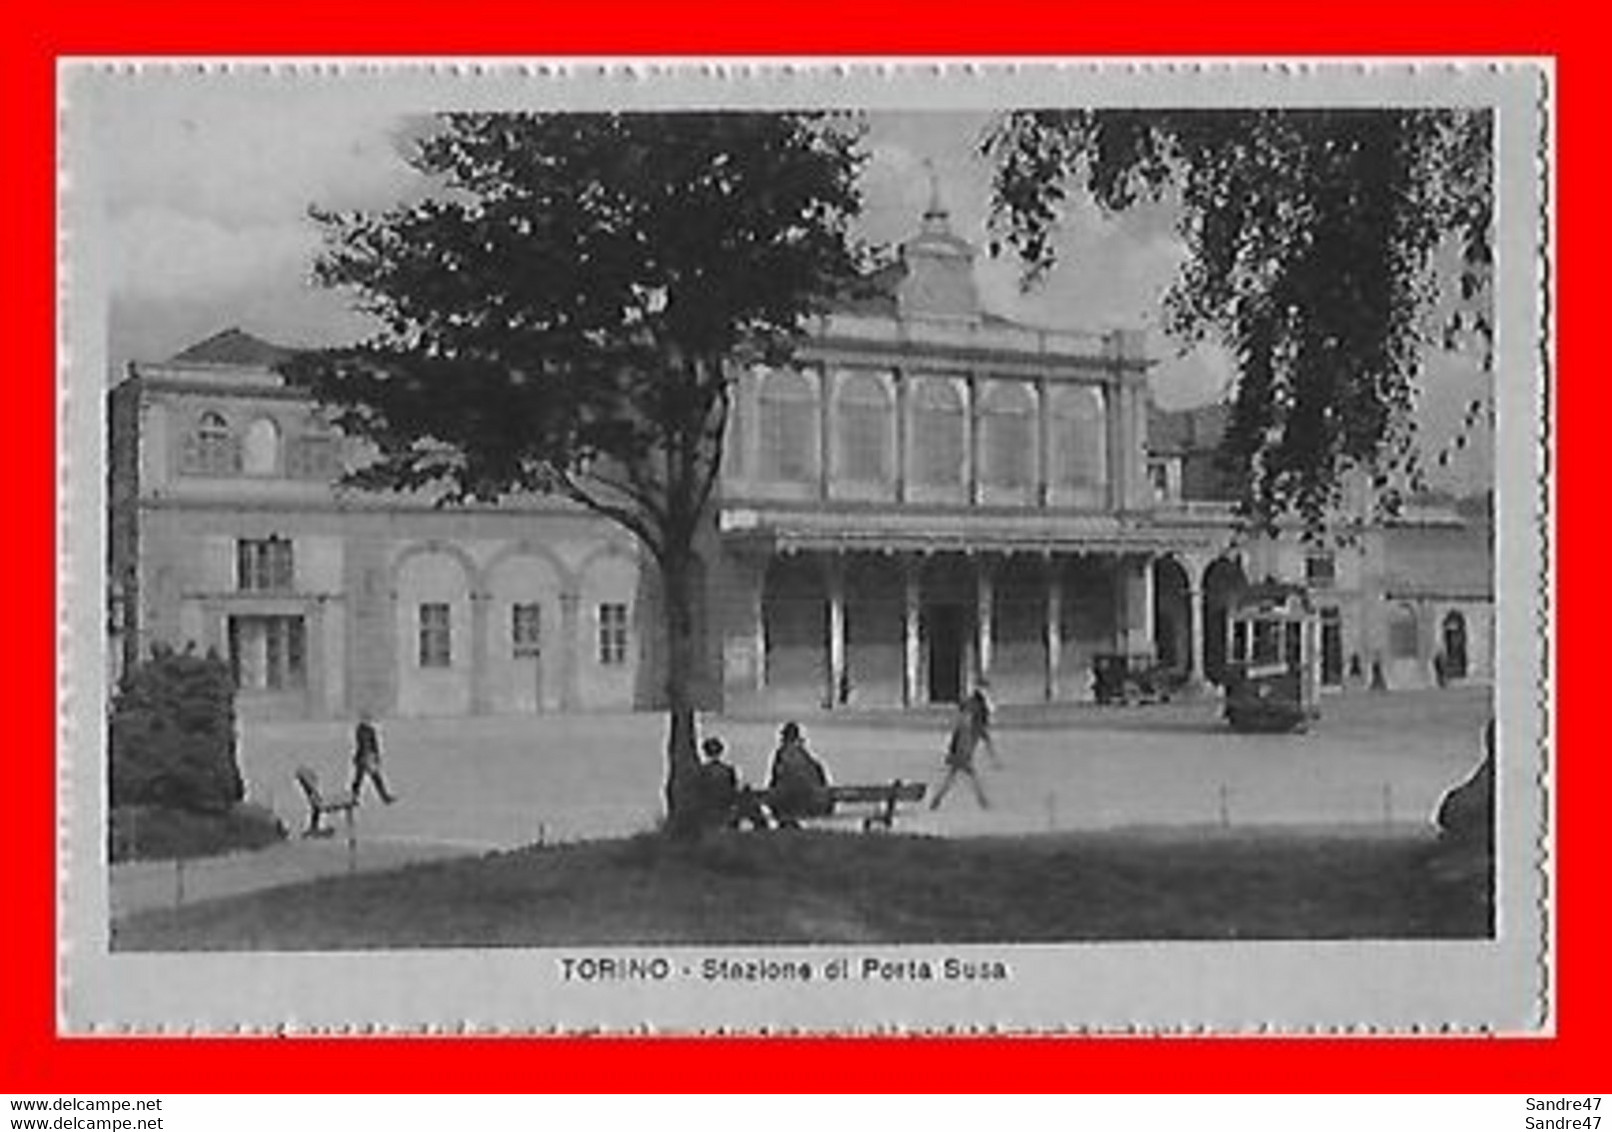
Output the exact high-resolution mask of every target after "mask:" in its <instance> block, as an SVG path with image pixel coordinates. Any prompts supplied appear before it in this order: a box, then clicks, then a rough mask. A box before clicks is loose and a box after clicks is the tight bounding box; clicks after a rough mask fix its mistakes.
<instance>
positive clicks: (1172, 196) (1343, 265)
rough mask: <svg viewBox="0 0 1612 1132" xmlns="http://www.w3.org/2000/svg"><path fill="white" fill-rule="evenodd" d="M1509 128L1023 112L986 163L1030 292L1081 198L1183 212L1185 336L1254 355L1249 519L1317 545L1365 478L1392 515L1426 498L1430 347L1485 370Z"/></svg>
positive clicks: (1345, 117) (1233, 430) (1426, 119)
mask: <svg viewBox="0 0 1612 1132" xmlns="http://www.w3.org/2000/svg"><path fill="white" fill-rule="evenodd" d="M1491 129H1492V123H1491V115H1490V114H1489V113H1488V112H1486V111H1482V110H1464V109H1437V108H1435V109H1388V110H1380V109H1366V110H1353V109H1350V110H1085V111H1047V112H1041V111H1025V112H1020V113H1014V114H1010V115H1007V116H1006V117H1004V118H1003V119H1002V120H1001V121H1000V122H999V123H998V124H997V125H996V126H995V127H994V128H993V130H992V131H991V132H990V134H989V135H988V137H987V139H986V141H985V143H984V146H983V149H984V152H985V153H986V155H987V156H989V157H990V158H991V159H992V160H993V162H994V165H995V174H994V184H993V223H994V227H995V230H996V234H997V237H998V239H999V241H1001V242H1003V243H1005V244H1007V245H1008V246H1010V247H1011V248H1012V249H1014V250H1015V251H1016V252H1017V253H1018V254H1019V255H1020V256H1021V257H1022V258H1023V260H1024V262H1025V264H1026V266H1027V280H1028V281H1030V282H1033V281H1034V280H1035V279H1036V278H1037V277H1039V276H1041V275H1043V274H1044V273H1045V272H1046V271H1047V270H1048V269H1050V268H1051V267H1052V266H1053V264H1054V263H1055V261H1056V259H1057V245H1058V239H1057V234H1058V228H1059V223H1060V220H1061V219H1062V217H1063V214H1064V209H1065V206H1066V205H1067V203H1068V200H1069V196H1070V194H1071V193H1076V192H1084V193H1087V194H1089V195H1090V196H1091V198H1092V199H1094V200H1095V201H1096V202H1097V204H1098V205H1099V206H1100V207H1102V208H1104V209H1106V210H1110V211H1119V210H1124V209H1126V208H1129V207H1130V206H1132V205H1133V204H1136V203H1138V202H1142V201H1167V202H1169V203H1171V204H1173V205H1174V206H1175V207H1177V208H1178V209H1179V213H1178V215H1179V223H1178V232H1179V235H1180V237H1181V239H1182V240H1183V242H1184V244H1185V247H1186V257H1185V261H1184V267H1183V269H1182V272H1181V275H1180V276H1179V278H1178V280H1177V281H1176V283H1175V285H1174V287H1173V288H1172V290H1171V291H1170V293H1169V296H1168V298H1167V301H1166V307H1167V316H1168V318H1167V325H1168V326H1169V328H1170V329H1172V330H1173V331H1175V332H1176V333H1177V334H1179V335H1180V336H1181V337H1182V338H1183V339H1185V340H1186V341H1188V342H1191V341H1195V340H1200V339H1204V338H1213V339H1215V340H1217V341H1219V342H1220V343H1222V344H1224V345H1225V346H1226V347H1227V348H1228V349H1229V351H1230V352H1231V353H1232V354H1233V356H1234V357H1235V359H1236V362H1237V369H1238V373H1237V383H1236V392H1235V396H1234V401H1233V411H1232V418H1231V424H1230V427H1229V428H1228V430H1227V433H1226V436H1225V440H1224V443H1223V445H1222V453H1221V455H1222V458H1223V461H1224V463H1225V464H1226V465H1227V469H1228V471H1229V472H1230V473H1231V474H1232V477H1233V482H1235V483H1237V484H1239V485H1240V487H1241V492H1242V495H1241V500H1240V503H1241V508H1242V511H1243V513H1244V515H1245V517H1246V518H1247V519H1248V520H1249V521H1250V522H1251V523H1252V524H1253V525H1255V526H1257V527H1260V528H1264V529H1269V528H1270V527H1272V526H1273V525H1274V524H1275V522H1276V521H1277V520H1278V519H1279V518H1281V517H1282V516H1283V515H1284V514H1289V513H1297V514H1298V515H1300V516H1302V517H1303V519H1304V521H1305V524H1306V526H1307V528H1308V529H1309V530H1311V531H1312V532H1314V531H1318V530H1319V529H1320V528H1321V527H1322V526H1323V525H1324V524H1325V522H1326V520H1327V517H1328V516H1329V514H1330V513H1331V512H1332V511H1333V509H1334V507H1335V505H1336V504H1337V503H1338V502H1339V500H1340V495H1341V491H1342V487H1343V484H1344V482H1345V480H1346V478H1347V474H1348V473H1349V472H1350V471H1351V470H1354V469H1361V470H1364V471H1365V472H1367V473H1368V474H1370V475H1371V476H1372V478H1373V480H1374V482H1375V485H1376V486H1377V487H1378V489H1379V502H1383V503H1386V504H1387V505H1388V506H1389V507H1390V508H1392V507H1393V506H1394V505H1395V502H1396V498H1395V493H1396V491H1397V490H1398V489H1399V487H1401V486H1403V485H1405V484H1411V485H1414V484H1415V483H1416V482H1417V480H1418V469H1417V459H1418V457H1417V450H1416V444H1415V438H1414V435H1413V433H1414V418H1413V416H1412V414H1411V412H1410V410H1411V408H1412V406H1413V401H1414V389H1415V381H1416V377H1417V374H1418V371H1419V369H1420V366H1421V364H1422V359H1423V356H1424V350H1425V349H1426V348H1428V347H1429V346H1434V347H1449V348H1464V349H1468V350H1471V351H1473V352H1474V353H1476V354H1479V355H1481V356H1482V361H1481V364H1482V365H1483V366H1484V368H1488V365H1489V357H1488V351H1489V344H1490V339H1491V336H1492V323H1491V318H1492V316H1491V313H1490V309H1489V303H1490V287H1489V278H1490V273H1491V268H1492V250H1491V248H1492V245H1491V225H1492V213H1493V187H1492V179H1493V168H1492V140H1491ZM1472 419H1473V415H1472V413H1471V412H1469V414H1468V419H1467V422H1466V423H1467V424H1468V425H1470V424H1471V423H1472Z"/></svg>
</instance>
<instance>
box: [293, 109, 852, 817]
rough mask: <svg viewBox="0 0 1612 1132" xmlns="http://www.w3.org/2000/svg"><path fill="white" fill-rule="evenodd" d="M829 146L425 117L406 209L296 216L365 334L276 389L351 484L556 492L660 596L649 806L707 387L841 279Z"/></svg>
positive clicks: (714, 409) (679, 711)
mask: <svg viewBox="0 0 1612 1132" xmlns="http://www.w3.org/2000/svg"><path fill="white" fill-rule="evenodd" d="M850 126H851V124H850V123H849V122H848V121H845V120H841V119H838V118H831V117H828V116H824V115H816V114H770V113H769V114H763V113H671V114H525V113H522V114H507V113H472V114H448V115H444V116H443V117H442V118H441V119H440V120H439V121H438V123H437V128H436V129H435V130H433V131H432V132H430V133H429V134H428V135H427V136H425V137H424V138H423V139H422V140H420V141H419V142H418V144H417V147H416V148H415V150H414V152H413V154H412V158H411V163H412V164H413V166H414V168H415V169H417V170H418V171H419V172H420V173H421V174H423V175H424V176H425V177H426V178H427V179H428V183H429V186H430V189H429V191H428V192H427V193H426V194H425V195H424V196H422V197H421V198H420V199H418V200H416V201H413V202H409V203H402V204H399V205H397V206H396V207H393V208H391V209H388V210H385V211H381V212H375V213H368V212H357V213H342V214H336V213H328V212H317V211H316V213H315V216H316V218H317V219H318V221H319V222H320V224H321V225H322V226H323V227H324V230H325V236H326V245H325V250H324V252H323V254H322V255H321V257H320V259H319V261H318V263H317V265H316V269H315V275H316V279H317V281H318V282H319V283H321V284H323V285H325V286H327V287H335V288H345V289H349V290H351V291H352V292H353V293H354V294H355V296H356V298H357V300H358V302H359V305H360V306H361V307H362V308H363V309H366V310H368V311H369V312H370V313H371V314H373V315H374V316H375V317H376V318H377V319H378V320H379V324H380V327H381V329H380V330H379V332H378V333H377V334H376V335H374V336H373V337H372V339H371V340H369V341H368V342H366V343H364V344H363V345H362V346H360V347H358V348H356V349H350V350H337V351H327V352H323V353H317V354H308V355H303V356H300V357H298V358H296V359H294V360H293V361H291V362H290V363H288V364H287V365H286V366H285V367H284V369H285V372H286V373H287V374H288V375H289V376H290V378H291V379H292V380H293V381H295V382H298V383H300V384H303V385H305V386H306V387H308V388H310V389H311V390H312V391H313V392H314V393H315V395H316V396H317V397H318V398H319V399H321V400H322V401H324V402H326V403H328V404H331V405H333V406H335V407H336V415H337V421H338V423H339V424H340V425H341V426H342V427H343V428H344V429H345V430H346V431H348V432H350V433H354V434H357V435H360V436H363V437H365V438H367V439H368V440H369V441H370V442H371V443H372V444H373V446H374V448H375V450H376V456H375V459H374V460H373V461H372V462H369V463H368V464H367V465H366V466H364V467H362V468H361V469H359V470H358V471H357V472H356V473H355V474H354V475H353V476H352V477H351V478H352V480H353V481H354V482H356V483H357V484H359V485H361V486H367V487H375V488H391V489H397V488H401V489H418V488H429V489H441V490H442V491H443V493H444V498H445V499H449V500H454V499H458V500H464V499H480V500H494V499H497V498H499V497H501V496H504V495H506V494H509V493H512V492H522V491H532V490H536V491H546V492H555V493H559V494H562V495H565V496H567V497H569V498H571V499H573V500H575V501H577V502H579V503H581V504H583V505H585V506H587V507H589V508H591V509H593V510H595V511H597V512H599V513H600V514H603V515H605V516H607V517H609V518H610V519H612V520H614V521H615V522H617V523H619V524H620V525H621V526H623V527H625V528H626V529H628V530H630V531H631V532H632V533H633V534H634V535H636V536H637V537H638V539H639V540H640V541H641V542H642V543H643V545H644V546H645V547H646V548H647V549H648V550H649V552H650V553H651V554H652V555H653V557H654V559H655V560H656V562H657V563H658V565H659V567H660V572H661V577H662V582H663V587H662V589H663V593H664V596H665V606H666V612H667V617H668V624H667V631H668V634H669V639H670V645H671V647H670V663H669V668H670V672H669V679H668V688H667V696H668V700H669V702H670V706H671V709H672V713H673V726H672V737H671V739H670V741H669V753H670V754H671V756H672V772H671V776H670V777H671V779H672V780H674V781H673V783H672V785H675V780H676V779H677V778H678V775H679V773H680V769H679V768H684V769H686V768H687V767H689V766H692V765H694V764H695V763H696V762H697V760H696V757H695V754H694V745H693V733H692V709H691V706H690V702H689V694H688V680H689V678H690V672H691V669H692V668H693V666H694V662H695V658H694V656H693V654H692V649H693V641H694V639H695V636H696V634H695V631H694V626H693V623H692V618H693V617H694V616H695V608H694V603H693V602H692V600H691V598H692V594H691V592H690V587H691V585H692V576H693V569H692V567H693V556H694V554H695V548H694V542H695V538H696V535H697V532H698V531H699V529H700V523H701V519H702V517H703V516H704V515H705V513H706V509H707V504H708V502H709V500H710V497H711V494H712V491H713V488H714V486H715V484H716V482H717V478H718V474H719V471H720V465H721V457H722V437H723V433H724V430H725V427H726V423H727V414H728V407H729V389H730V385H729V377H730V374H731V372H732V367H733V366H734V365H735V364H742V363H743V362H744V361H745V360H747V359H769V360H781V359H782V358H784V357H786V356H787V355H788V354H789V353H790V351H791V350H792V349H793V347H794V345H795V343H796V342H797V340H798V338H799V336H800V335H801V333H802V332H803V326H804V322H803V320H804V317H805V316H806V315H807V314H809V313H811V312H812V310H813V309H814V308H815V307H816V306H817V305H818V304H819V303H820V302H821V301H822V300H823V299H825V298H826V297H827V296H829V295H830V294H832V293H833V292H835V291H836V290H838V289H840V288H841V287H842V286H843V285H844V284H845V282H846V281H847V280H849V279H851V278H853V277H854V276H855V274H856V269H857V266H858V264H857V262H856V256H855V254H854V250H853V247H852V244H851V242H850V240H849V237H848V234H847V232H848V225H849V222H850V219H851V218H852V217H853V216H854V215H855V213H856V211H857V210H858V208H859V206H860V200H859V197H858V192H857V188H856V174H857V170H858V168H859V165H860V162H861V160H862V158H861V155H860V153H859V150H858V136H857V132H856V131H855V130H854V129H852V128H850ZM675 793H676V791H675V790H673V789H672V788H671V786H669V789H668V794H669V797H670V796H671V795H673V794H675ZM669 805H671V806H672V808H674V809H675V800H672V801H669Z"/></svg>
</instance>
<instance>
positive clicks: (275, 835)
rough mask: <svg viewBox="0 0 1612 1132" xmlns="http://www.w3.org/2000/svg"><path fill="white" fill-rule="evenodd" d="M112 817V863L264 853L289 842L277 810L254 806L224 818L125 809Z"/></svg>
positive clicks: (241, 807) (245, 806) (238, 808)
mask: <svg viewBox="0 0 1612 1132" xmlns="http://www.w3.org/2000/svg"><path fill="white" fill-rule="evenodd" d="M111 818H112V820H111V826H110V828H109V829H108V843H109V848H110V851H111V857H112V860H113V861H134V860H147V861H149V860H169V859H172V858H174V857H211V856H215V855H217V854H220V853H232V852H235V851H237V850H241V849H262V848H263V847H264V846H267V845H273V844H275V843H276V842H280V841H284V840H285V838H286V828H285V823H284V822H282V821H280V819H279V818H277V817H275V816H274V813H273V812H272V811H270V810H267V809H265V808H264V807H262V806H255V805H252V804H250V803H246V804H243V805H239V806H236V807H234V808H233V809H231V810H230V811H229V812H228V813H224V814H203V813H195V812H193V811H188V810H170V809H165V808H163V807H160V806H120V807H118V808H117V809H114V810H113V811H112V814H111Z"/></svg>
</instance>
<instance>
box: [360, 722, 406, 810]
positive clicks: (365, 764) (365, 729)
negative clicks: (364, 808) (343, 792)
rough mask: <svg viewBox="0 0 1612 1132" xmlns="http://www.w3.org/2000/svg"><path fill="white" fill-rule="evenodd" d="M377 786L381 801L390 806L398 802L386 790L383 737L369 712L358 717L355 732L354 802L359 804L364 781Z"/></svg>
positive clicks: (394, 796)
mask: <svg viewBox="0 0 1612 1132" xmlns="http://www.w3.org/2000/svg"><path fill="white" fill-rule="evenodd" d="M365 779H368V780H369V781H371V782H373V783H374V784H375V793H377V794H379V795H380V796H381V801H383V802H385V803H386V804H387V805H388V806H390V805H391V804H392V803H393V802H395V801H397V795H396V794H394V793H392V792H391V791H390V790H388V789H387V788H386V779H384V778H382V777H381V737H380V732H379V731H377V730H376V727H375V720H374V719H373V718H372V717H371V716H370V714H369V712H367V711H366V712H363V713H362V714H360V715H359V717H358V727H357V728H355V729H354V731H353V802H354V803H355V804H356V803H357V802H358V795H359V792H360V791H361V790H362V789H363V787H364V780H365Z"/></svg>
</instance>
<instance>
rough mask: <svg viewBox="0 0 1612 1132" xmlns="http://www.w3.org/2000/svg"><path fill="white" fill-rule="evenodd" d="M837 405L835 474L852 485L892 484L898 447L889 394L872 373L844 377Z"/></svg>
mask: <svg viewBox="0 0 1612 1132" xmlns="http://www.w3.org/2000/svg"><path fill="white" fill-rule="evenodd" d="M836 403H837V412H838V415H839V427H838V431H839V466H838V467H837V468H836V469H835V472H836V473H837V475H838V476H839V477H840V478H842V479H845V480H847V481H850V482H852V483H885V482H888V480H889V479H890V470H891V469H890V450H891V449H892V448H893V447H894V440H893V438H892V436H891V424H892V422H893V420H894V414H893V413H892V412H891V407H890V392H889V390H887V389H886V388H885V386H884V383H883V382H882V381H880V380H879V378H878V377H877V376H875V375H873V374H871V373H844V374H841V375H840V378H839V390H838V396H837V399H836Z"/></svg>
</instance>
